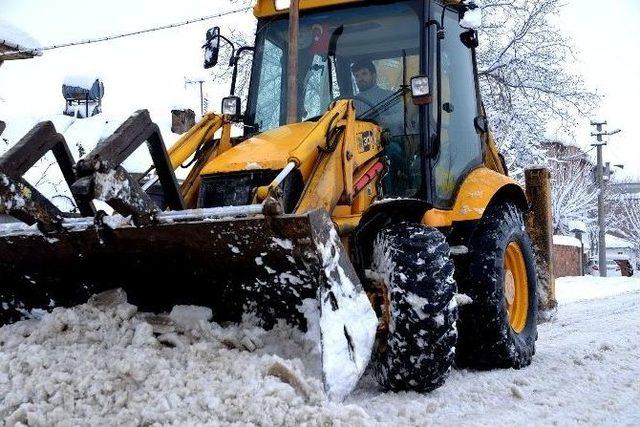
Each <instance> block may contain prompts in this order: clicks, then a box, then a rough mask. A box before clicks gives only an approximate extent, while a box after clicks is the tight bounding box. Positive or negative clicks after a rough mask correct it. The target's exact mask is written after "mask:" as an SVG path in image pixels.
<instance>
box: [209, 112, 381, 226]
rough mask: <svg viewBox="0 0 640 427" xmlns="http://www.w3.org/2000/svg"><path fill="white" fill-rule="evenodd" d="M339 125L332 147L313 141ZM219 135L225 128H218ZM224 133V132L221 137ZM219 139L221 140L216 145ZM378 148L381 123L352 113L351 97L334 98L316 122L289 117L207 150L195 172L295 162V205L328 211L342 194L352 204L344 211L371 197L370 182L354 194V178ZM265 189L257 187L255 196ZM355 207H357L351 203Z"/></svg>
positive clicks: (301, 210)
mask: <svg viewBox="0 0 640 427" xmlns="http://www.w3.org/2000/svg"><path fill="white" fill-rule="evenodd" d="M340 127H344V130H343V131H342V133H341V134H340V135H339V136H338V137H337V141H334V143H335V148H334V150H333V151H331V152H323V151H321V150H320V149H319V148H318V147H325V146H326V145H327V141H326V137H327V135H328V134H329V133H330V130H331V129H337V128H340ZM223 136H224V133H223ZM223 139H224V138H223ZM223 145H224V144H223V143H222V142H221V143H220V147H222V146H223ZM381 151H382V143H381V140H380V128H379V127H378V126H377V125H374V124H372V123H368V122H358V121H356V119H355V109H354V107H353V102H352V101H347V100H341V101H337V102H335V103H334V104H332V106H331V107H330V108H329V111H327V112H326V113H325V114H324V115H323V116H322V117H321V118H320V119H319V120H317V121H316V122H303V123H294V124H290V125H286V126H282V127H279V128H276V129H272V130H269V131H266V132H264V133H262V134H260V135H257V136H255V137H252V138H249V139H247V140H246V141H243V142H241V143H239V144H237V145H235V146H233V147H231V148H229V149H228V150H226V151H224V152H221V153H214V154H213V155H211V156H210V157H209V158H208V159H207V161H206V164H204V165H203V166H202V168H201V170H200V172H199V175H200V176H203V175H211V174H218V173H227V172H237V171H244V170H250V169H270V170H280V169H283V168H284V167H285V166H286V165H287V163H289V162H294V163H295V164H296V166H297V167H298V170H299V171H300V173H301V175H302V179H303V181H304V183H305V188H304V190H303V193H302V196H301V198H300V201H299V203H298V206H297V207H296V209H295V212H296V213H305V212H309V211H311V210H314V209H318V208H322V209H325V210H326V211H327V212H333V209H334V208H335V207H336V205H337V204H338V202H339V200H340V199H341V197H343V198H344V199H345V201H346V203H344V204H348V205H350V206H352V211H351V212H349V215H351V214H353V213H356V212H358V213H359V212H362V211H364V210H366V209H367V208H368V206H369V204H370V203H371V202H372V201H373V199H374V198H375V197H376V191H375V188H373V190H372V187H375V185H374V184H372V185H369V186H367V187H366V188H365V189H363V190H362V191H361V192H360V193H359V194H354V191H353V186H354V178H360V177H361V176H362V175H363V174H364V172H365V171H366V169H368V168H369V167H371V165H372V163H371V160H372V159H374V158H376V157H377V156H378V155H379V153H380V152H381ZM268 194H269V188H268V187H260V188H259V189H258V191H257V194H256V199H257V201H258V202H259V201H262V200H264V199H265V198H266V197H267V195H268ZM354 206H355V207H356V212H354V211H353V207H354Z"/></svg>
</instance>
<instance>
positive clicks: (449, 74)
mask: <svg viewBox="0 0 640 427" xmlns="http://www.w3.org/2000/svg"><path fill="white" fill-rule="evenodd" d="M441 13H442V8H441V7H435V15H434V17H437V19H439V18H440V16H441ZM444 27H445V30H446V36H445V38H444V40H442V53H441V55H442V60H441V71H442V87H441V90H442V128H441V130H440V150H439V154H438V157H437V158H436V163H435V167H434V170H433V172H434V173H433V180H434V191H433V193H434V194H433V195H434V201H435V202H436V204H438V205H440V206H443V207H444V206H450V205H451V204H452V199H453V197H454V195H455V191H456V188H457V186H458V183H460V182H461V181H462V179H463V178H464V176H465V175H466V174H467V173H468V172H469V170H470V169H472V168H473V167H474V166H477V165H479V164H481V163H482V146H481V140H480V135H479V134H478V132H477V131H476V128H475V125H474V120H475V118H476V117H477V116H478V114H479V113H478V107H477V96H476V88H475V80H474V79H475V76H474V72H473V62H472V59H471V50H470V49H469V48H467V47H466V46H465V45H464V44H462V42H461V41H460V34H461V33H462V32H463V31H465V30H464V29H462V28H461V27H460V25H459V24H458V16H457V14H455V13H453V12H449V11H447V12H446V13H445V19H444ZM436 108H437V106H436ZM436 108H433V109H432V110H433V115H434V121H435V117H436V115H437V111H436Z"/></svg>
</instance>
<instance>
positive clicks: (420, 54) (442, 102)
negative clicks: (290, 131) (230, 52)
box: [244, 0, 483, 208]
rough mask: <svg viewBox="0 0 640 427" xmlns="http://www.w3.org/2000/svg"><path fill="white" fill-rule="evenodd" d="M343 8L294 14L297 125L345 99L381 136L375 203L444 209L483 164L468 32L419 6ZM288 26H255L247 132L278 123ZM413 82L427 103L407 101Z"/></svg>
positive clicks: (429, 5)
mask: <svg viewBox="0 0 640 427" xmlns="http://www.w3.org/2000/svg"><path fill="white" fill-rule="evenodd" d="M263 3H264V1H263ZM267 3H268V2H267ZM302 3H303V4H304V2H302ZM344 3H345V4H344V5H342V6H337V7H336V6H333V7H332V8H331V9H327V8H314V9H302V10H301V11H300V19H299V36H298V37H299V40H298V46H299V48H298V75H297V87H298V96H297V99H298V103H297V118H298V121H301V122H302V121H309V120H315V119H317V118H318V117H320V116H321V115H322V114H324V113H325V112H326V111H327V109H328V107H329V106H330V104H331V103H332V102H333V101H335V100H337V99H344V98H350V99H353V100H354V105H355V108H356V115H357V118H358V119H359V120H368V121H372V122H375V123H376V124H378V125H380V127H381V129H382V131H383V132H382V135H383V136H382V138H383V145H384V147H385V149H384V155H385V157H386V160H387V164H388V171H387V175H386V177H385V178H384V180H383V196H384V197H387V198H388V197H415V198H421V199H424V200H427V201H429V202H431V203H432V204H433V205H434V206H436V207H440V208H448V207H450V206H451V205H452V202H453V199H454V196H455V191H456V189H457V187H458V184H459V183H460V182H461V181H462V180H463V179H464V177H465V176H466V175H467V174H468V172H470V171H471V170H472V169H473V168H475V167H477V166H479V165H481V164H482V160H483V159H482V144H481V138H480V134H481V131H482V129H480V128H479V127H478V126H477V123H482V120H478V118H481V116H482V113H481V104H480V101H479V96H478V91H477V80H476V79H477V77H476V73H475V69H474V61H473V60H472V52H473V49H472V48H469V47H467V45H465V44H464V43H463V41H462V40H463V39H464V36H462V37H461V35H463V34H465V33H466V34H467V38H468V33H469V31H468V30H466V29H464V28H462V27H460V24H459V20H460V14H459V12H460V10H458V9H454V8H452V7H450V6H449V7H446V9H445V8H444V6H443V5H442V4H441V3H440V2H437V1H433V2H430V1H426V0H403V1H394V2H375V3H374V2H346V1H345V2H344ZM363 3H364V4H363ZM285 12H286V11H285ZM288 24H289V21H288V15H287V14H286V13H284V14H282V13H281V14H279V15H278V14H275V15H273V14H271V15H268V16H264V17H259V20H258V28H257V32H256V34H257V36H256V43H255V51H254V60H253V67H252V74H251V83H250V89H249V96H248V102H247V111H246V114H245V115H244V122H245V129H246V132H247V133H251V134H253V133H259V132H264V131H266V130H269V129H273V128H276V127H279V126H283V125H285V124H286V120H287V95H288V94H287V61H288V40H289V35H288ZM441 27H443V28H444V31H443V32H440V34H444V35H445V36H444V38H443V39H441V40H440V43H438V37H437V33H438V30H439V29H440V28H441ZM438 45H439V46H438ZM438 48H440V49H438ZM438 50H440V62H439V63H440V66H439V67H438V60H437V57H438V56H437V53H438ZM438 68H439V73H438ZM415 76H425V78H424V79H425V81H428V84H429V95H430V96H428V100H429V102H427V103H424V102H423V103H418V102H415V98H413V97H412V94H411V89H410V87H411V80H412V78H414V77H415ZM427 78H428V80H427ZM438 81H439V82H440V88H441V89H440V92H441V93H440V94H439V95H440V96H438V84H437V83H438ZM416 104H422V105H416ZM426 104H428V105H426ZM438 110H440V114H439V111H438Z"/></svg>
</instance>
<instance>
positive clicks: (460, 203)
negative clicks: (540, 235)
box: [422, 166, 524, 227]
mask: <svg viewBox="0 0 640 427" xmlns="http://www.w3.org/2000/svg"><path fill="white" fill-rule="evenodd" d="M514 185H515V186H516V187H517V188H520V190H521V191H522V194H523V197H524V190H522V188H521V187H520V186H519V184H518V183H517V182H516V181H514V180H513V179H512V178H510V177H508V176H506V175H503V174H501V173H498V172H496V171H493V170H491V169H489V168H487V167H485V166H482V167H479V168H477V169H475V170H473V171H471V173H469V175H467V177H466V178H465V180H464V181H463V182H462V184H461V185H460V188H459V189H458V193H457V194H456V198H455V202H454V205H453V208H452V209H451V210H439V209H432V210H430V211H428V212H427V213H426V214H425V216H424V217H423V219H422V223H423V224H426V225H430V226H432V227H450V226H451V225H452V224H453V223H454V222H458V221H473V220H478V219H480V218H482V215H483V214H484V211H485V210H486V208H487V206H489V203H490V202H491V199H493V196H495V195H496V193H498V191H499V190H500V189H502V188H504V187H506V186H514Z"/></svg>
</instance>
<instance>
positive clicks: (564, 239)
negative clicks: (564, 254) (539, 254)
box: [553, 236, 582, 248]
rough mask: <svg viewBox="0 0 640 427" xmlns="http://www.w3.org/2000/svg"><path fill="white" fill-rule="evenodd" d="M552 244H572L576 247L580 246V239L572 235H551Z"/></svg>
mask: <svg viewBox="0 0 640 427" xmlns="http://www.w3.org/2000/svg"><path fill="white" fill-rule="evenodd" d="M553 244H554V245H558V246H574V247H577V248H581V247H582V243H580V240H578V239H576V238H575V237H572V236H553Z"/></svg>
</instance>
